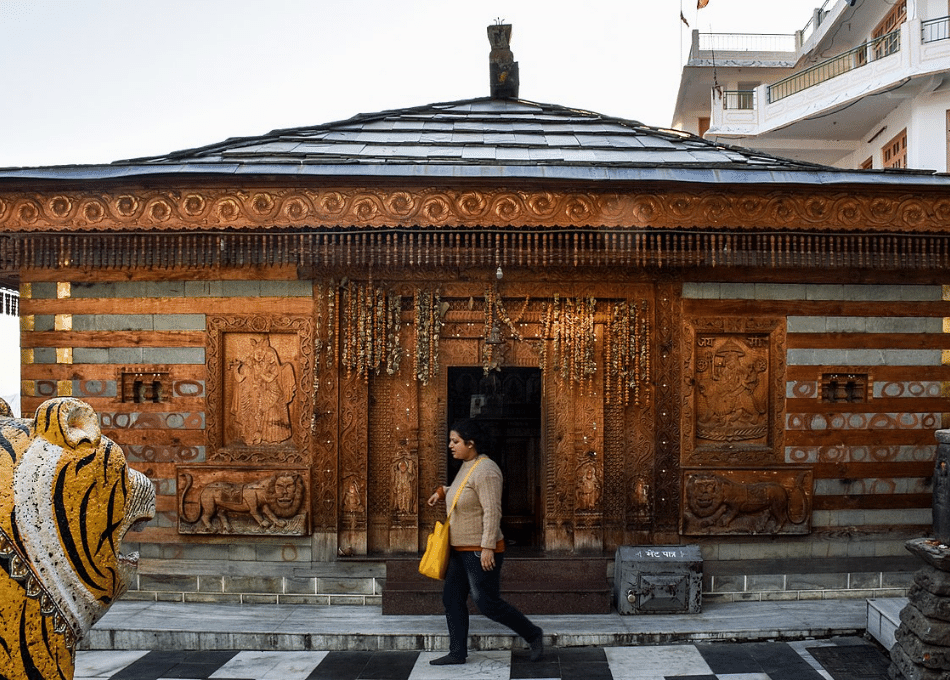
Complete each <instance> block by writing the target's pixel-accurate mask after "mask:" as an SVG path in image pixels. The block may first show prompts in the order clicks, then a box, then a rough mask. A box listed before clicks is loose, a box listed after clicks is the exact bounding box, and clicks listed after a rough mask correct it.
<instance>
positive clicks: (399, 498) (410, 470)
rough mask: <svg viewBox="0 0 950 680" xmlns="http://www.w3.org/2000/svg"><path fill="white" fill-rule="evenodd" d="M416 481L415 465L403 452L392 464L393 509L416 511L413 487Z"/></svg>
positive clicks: (399, 511)
mask: <svg viewBox="0 0 950 680" xmlns="http://www.w3.org/2000/svg"><path fill="white" fill-rule="evenodd" d="M415 482H416V466H415V463H414V462H413V461H412V459H411V458H409V456H407V455H405V454H403V455H402V456H400V457H399V458H397V459H396V462H395V464H394V465H393V510H395V511H396V512H397V513H400V514H404V515H409V514H413V513H415V511H416V504H415V502H414V501H415V494H414V493H413V489H414V488H415Z"/></svg>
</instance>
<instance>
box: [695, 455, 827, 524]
mask: <svg viewBox="0 0 950 680" xmlns="http://www.w3.org/2000/svg"><path fill="white" fill-rule="evenodd" d="M812 489H813V480H812V472H811V470H809V469H806V468H785V469H782V470H709V469H699V470H684V471H683V514H682V517H683V523H682V528H681V531H682V533H683V534H684V535H686V536H722V535H752V534H807V533H810V532H811V509H812V496H813V490H812Z"/></svg>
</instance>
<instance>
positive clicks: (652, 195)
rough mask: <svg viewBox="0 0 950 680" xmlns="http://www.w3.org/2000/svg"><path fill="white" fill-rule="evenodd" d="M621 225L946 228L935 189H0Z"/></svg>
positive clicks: (39, 201) (13, 220)
mask: <svg viewBox="0 0 950 680" xmlns="http://www.w3.org/2000/svg"><path fill="white" fill-rule="evenodd" d="M339 227H343V228H345V227H360V228H377V227H378V228H387V227H390V228H392V227H461V228H464V227H495V228H507V227H552V228H565V227H566V228H571V227H575V228H577V227H595V228H596V227H627V228H658V229H667V228H689V229H693V228H695V229H710V228H714V229H735V230H743V231H745V230H749V231H757V232H759V231H787V230H817V231H825V232H828V231H838V230H842V231H848V232H896V233H902V232H904V233H906V232H908V231H910V232H915V233H918V234H920V233H923V234H937V233H945V232H946V231H947V230H948V228H950V196H946V195H940V194H936V193H935V194H929V195H928V194H926V193H921V192H916V193H897V192H890V191H884V190H882V191H879V192H871V191H869V190H868V188H867V187H862V189H861V191H860V192H855V191H848V190H840V189H835V190H822V189H818V190H816V189H815V188H814V187H810V188H808V189H807V190H806V189H802V190H801V191H795V190H793V189H788V188H783V189H777V190H773V191H760V192H754V191H749V190H744V191H743V190H741V188H739V187H734V186H730V185H720V186H717V187H716V188H697V189H695V190H688V191H684V190H681V189H675V188H667V189H662V188H660V189H653V190H652V191H645V190H637V189H631V190H630V191H624V192H617V191H613V192H598V191H593V190H591V191H565V192H560V191H540V190H524V191H512V190H509V189H502V188H472V189H439V188H417V187H411V188H330V189H305V188H260V189H253V188H249V189H234V188H196V189H182V190H177V189H173V188H169V189H134V190H127V191H125V190H121V189H119V190H116V191H114V192H101V191H99V192H97V191H62V192H6V193H0V231H6V232H8V233H35V232H50V231H53V232H59V231H74V230H83V231H113V232H114V231H118V232H142V231H148V232H155V231H175V232H181V231H205V230H209V229H214V230H220V229H299V228H339Z"/></svg>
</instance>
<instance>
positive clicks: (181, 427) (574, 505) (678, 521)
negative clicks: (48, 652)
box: [0, 182, 950, 560]
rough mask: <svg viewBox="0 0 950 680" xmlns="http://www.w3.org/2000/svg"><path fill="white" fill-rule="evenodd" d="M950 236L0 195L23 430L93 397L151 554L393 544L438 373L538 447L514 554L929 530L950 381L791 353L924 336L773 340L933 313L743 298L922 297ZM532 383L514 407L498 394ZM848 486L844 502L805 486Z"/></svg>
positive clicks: (935, 309)
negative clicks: (121, 455)
mask: <svg viewBox="0 0 950 680" xmlns="http://www.w3.org/2000/svg"><path fill="white" fill-rule="evenodd" d="M948 224H950V199H947V198H946V194H945V193H944V192H942V191H933V192H928V191H925V190H920V191H916V190H915V191H914V192H912V193H910V192H906V191H902V190H894V189H887V188H883V189H880V190H878V191H870V190H869V191H868V193H867V195H861V194H858V193H855V192H851V191H842V190H838V189H817V190H816V189H814V188H809V189H808V190H804V189H802V190H799V189H795V188H789V187H786V188H783V189H770V190H765V189H755V188H753V189H744V188H741V187H719V188H715V189H712V188H701V189H697V190H693V189H690V190H682V189H679V188H670V187H665V188H664V187H658V188H655V189H652V190H650V191H645V190H640V189H638V188H636V187H631V188H629V189H628V190H624V191H610V192H604V191H600V190H597V189H595V188H585V187H573V188H571V189H570V190H560V189H559V190H543V191H542V190H534V189H525V190H519V191H513V190H511V189H509V188H506V187H503V186H501V187H495V186H464V185H460V186H458V187H454V188H446V187H442V188H438V189H435V188H432V187H430V186H424V185H412V184H407V185H406V186H399V187H388V188H367V187H364V186H356V187H346V186H337V187H333V188H322V187H312V188H307V187H282V186H274V185H272V184H267V183H264V182H261V183H259V184H254V183H251V184H249V185H248V186H242V187H234V186H230V185H227V186H219V185H216V184H208V185H194V186H191V185H188V186H174V187H165V188H154V187H153V188H143V187H139V186H132V185H129V186H113V187H109V188H105V189H96V190H85V189H70V190H63V189H56V190H55V191H52V190H51V191H46V190H36V189H31V190H22V189H17V190H7V191H3V192H0V229H2V230H3V232H2V233H0V261H2V262H3V265H4V268H5V271H15V272H16V273H17V276H18V277H19V279H20V281H21V296H22V297H21V305H22V313H23V315H24V332H23V336H22V338H23V346H24V366H23V378H24V394H23V402H24V410H30V409H32V408H34V407H35V406H36V405H37V404H38V403H39V402H40V401H42V400H43V399H45V398H47V397H49V396H54V395H66V394H73V395H75V396H79V397H81V398H83V399H84V400H87V401H89V402H90V403H91V404H93V406H94V407H95V409H96V410H97V411H98V412H100V413H101V414H102V418H103V430H104V431H105V432H106V433H107V434H108V435H109V436H110V437H111V438H113V439H115V440H117V441H119V442H122V443H123V445H124V447H125V448H126V450H127V452H128V453H129V458H130V460H131V461H133V464H134V465H135V466H136V467H138V468H139V469H142V470H144V471H146V472H148V474H149V476H150V477H152V478H153V479H154V480H156V483H157V486H158V488H159V512H160V519H159V522H157V524H158V526H157V527H155V528H150V529H148V530H147V531H146V534H145V538H144V542H145V543H150V542H151V543H154V544H156V545H160V546H175V545H185V546H187V545H195V544H200V543H201V542H202V541H211V542H215V541H217V542H221V541H224V540H230V539H228V537H229V536H234V535H237V536H239V537H240V538H239V539H235V540H240V541H255V540H260V539H261V538H262V537H266V538H267V539H268V540H269V539H271V538H273V539H274V540H281V541H282V540H285V539H286V540H288V541H291V543H288V544H287V545H293V546H295V550H297V549H299V548H300V547H301V546H302V545H303V543H301V540H303V539H306V540H310V537H312V545H313V546H314V547H313V556H314V559H315V560H317V559H322V560H332V559H334V558H335V557H336V556H338V555H344V556H350V555H384V554H403V553H416V552H417V551H418V550H419V547H420V545H421V543H422V541H423V540H424V536H425V535H426V533H427V532H428V528H429V527H430V526H431V525H432V524H433V523H434V521H435V520H436V519H437V518H438V516H439V512H441V510H437V509H431V508H429V507H428V506H426V504H425V503H424V502H422V499H424V498H426V497H427V496H428V495H429V493H431V490H432V489H433V488H434V487H436V486H437V485H438V484H441V483H444V482H446V481H447V476H448V475H450V473H451V470H450V467H449V465H450V461H449V460H448V457H447V456H446V453H445V449H446V446H445V442H446V440H447V428H448V426H449V421H450V417H451V416H452V415H453V413H455V412H457V410H458V409H460V408H463V407H462V406H458V404H455V405H453V402H452V400H451V399H450V394H451V393H452V391H453V389H456V388H454V387H453V384H452V383H450V380H451V376H457V381H459V384H463V383H465V381H472V386H471V389H470V391H471V395H470V396H471V397H472V400H471V402H470V406H469V408H470V409H472V410H473V411H474V412H478V413H489V412H490V409H491V408H497V409H499V411H498V413H503V414H506V415H504V417H499V418H498V419H497V420H498V422H499V423H501V424H504V425H505V427H508V426H510V427H511V429H512V430H513V431H514V432H515V433H514V434H512V435H511V436H512V441H517V442H518V446H523V447H524V450H526V451H530V452H531V453H530V455H531V458H530V465H529V468H530V469H527V470H522V469H517V468H516V466H517V463H515V462H512V463H511V465H512V467H511V470H512V471H513V472H512V474H513V475H516V478H517V479H518V480H520V481H521V482H523V483H524V484H525V486H526V489H527V491H526V492H525V494H523V495H522V496H521V497H520V499H519V500H518V501H517V503H515V502H514V501H513V505H512V508H514V506H515V505H518V507H519V509H518V510H517V512H515V511H514V510H512V516H513V519H512V521H513V524H512V531H513V532H515V533H517V532H518V531H521V529H519V526H520V525H518V524H517V522H515V519H517V520H518V521H521V522H524V523H527V524H530V525H531V528H530V529H527V530H525V533H524V536H525V538H524V540H525V541H526V542H529V543H532V544H533V546H534V547H537V548H541V549H543V550H547V551H553V552H562V551H567V552H578V553H586V552H597V553H599V552H601V551H612V550H613V549H615V548H616V547H617V546H619V545H622V544H626V543H642V542H656V543H668V542H679V541H683V540H697V539H705V540H719V539H722V540H728V539H729V538H734V537H737V536H756V535H761V534H766V535H802V534H809V533H810V532H813V531H815V530H816V523H815V521H814V516H815V515H814V513H815V512H816V511H822V512H827V513H834V512H838V511H844V510H850V509H855V508H860V509H866V510H876V509H881V510H884V509H888V508H899V509H914V508H921V509H922V508H925V507H928V505H929V496H928V494H927V490H926V488H925V487H924V486H921V485H920V484H919V483H917V482H915V481H914V480H918V479H920V478H924V477H926V476H927V475H928V474H929V472H928V471H927V468H928V467H929V460H930V458H929V455H930V451H931V449H930V447H931V444H932V430H933V429H935V428H936V427H938V426H939V425H940V422H939V420H940V418H941V415H940V414H942V413H943V412H944V411H946V410H948V409H947V408H946V402H945V399H944V398H943V394H942V392H941V390H940V388H939V387H938V388H937V389H936V391H935V390H934V387H933V383H934V382H936V383H941V382H942V381H944V380H947V379H948V377H950V376H948V369H947V368H945V367H943V366H942V365H931V364H927V363H926V362H925V361H921V362H918V363H916V364H915V363H908V364H906V365H904V366H901V365H899V364H890V365H880V366H873V365H872V364H871V363H870V362H869V361H866V360H862V359H856V360H854V361H840V362H837V363H836V362H823V361H820V360H816V361H814V362H812V363H803V362H796V363H794V365H791V364H790V363H789V361H788V357H789V353H790V352H794V351H796V350H798V349H808V348H824V349H828V350H835V351H837V350H838V349H840V350H841V351H846V350H848V349H849V348H851V347H854V348H859V347H860V348H866V347H868V346H872V347H873V346H877V347H879V348H880V349H882V350H887V349H895V348H896V349H899V350H907V351H908V352H913V351H916V350H921V351H925V350H935V351H937V352H939V351H941V350H943V348H944V347H945V342H944V340H943V337H942V335H941V334H940V332H939V331H936V332H934V331H928V332H923V333H915V334H913V335H910V334H899V333H881V334H876V335H874V334H871V333H867V332H864V333H862V332H857V333H856V334H852V335H850V336H848V335H846V334H844V333H840V332H836V331H834V330H827V329H825V330H819V331H810V330H807V329H805V330H802V329H796V330H795V331H794V332H790V331H789V329H788V319H789V318H792V317H794V318H799V317H800V318H818V317H821V318H839V319H844V318H848V319H850V318H878V317H895V318H912V319H921V318H930V319H939V318H942V317H943V316H950V314H948V311H950V308H948V306H947V303H945V302H943V301H942V300H929V299H928V300H900V299H889V298H888V297H887V296H886V295H883V296H879V297H880V298H881V299H868V300H847V299H845V298H846V297H847V296H846V295H841V296H839V297H838V298H835V299H831V298H829V299H825V300H823V299H809V298H808V296H807V295H805V294H804V293H796V292H794V290H793V291H792V292H791V293H790V294H789V295H788V296H786V297H774V298H769V297H767V296H763V297H759V298H756V297H755V296H754V295H752V296H750V294H748V291H750V290H751V291H753V292H754V287H755V286H757V285H762V284H763V283H771V284H773V285H776V286H791V287H794V286H806V287H807V286H833V285H840V282H841V278H842V276H845V275H848V276H853V277H856V278H857V279H860V283H861V285H864V286H868V287H871V288H873V287H875V286H877V287H880V288H881V290H884V289H888V288H889V287H894V286H898V287H899V286H900V285H902V284H915V285H918V286H923V287H931V288H932V287H934V286H939V285H940V284H941V283H942V278H941V277H942V274H941V273H940V272H941V271H944V270H945V269H946V267H947V265H948V264H950V238H948V236H947V225H948ZM499 272H500V273H501V275H502V276H501V278H500V279H499V278H498V276H497V274H498V273H499ZM720 283H721V285H722V287H723V289H722V290H720V291H719V294H718V295H717V296H716V297H715V298H712V297H710V298H708V299H703V298H702V297H701V296H699V295H696V294H693V293H690V292H689V290H690V287H691V286H692V287H697V286H711V285H720ZM743 287H745V288H743ZM740 289H741V291H740ZM288 291H289V292H288ZM736 291H740V292H741V294H737V293H736ZM742 291H745V292H742ZM123 319H125V320H124V321H123ZM80 321H82V324H85V325H82V324H80ZM106 321H108V323H106ZM110 323H112V324H114V326H111V327H110V326H108V324H110ZM162 324H164V325H162ZM109 328H111V330H109ZM150 350H153V351H150ZM80 355H81V358H78V357H79V356H80ZM176 356H178V357H179V358H178V359H176V358H175V357H176ZM829 356H831V355H829ZM938 364H939V362H938ZM473 368H475V369H479V372H480V373H481V375H492V374H494V375H498V376H500V379H504V378H506V377H512V376H514V375H515V374H514V372H513V369H519V370H521V369H523V370H525V371H529V370H530V371H536V373H525V374H524V375H523V376H520V377H517V378H512V386H511V388H510V390H508V391H506V390H501V392H499V393H497V394H495V393H492V392H490V390H489V389H488V388H485V387H484V386H482V385H480V384H479V383H478V382H477V381H474V379H473V378H471V377H470V375H469V374H466V373H453V371H458V370H461V369H473ZM486 368H487V369H488V370H487V371H482V370H481V369H486ZM509 369H511V372H509V373H506V370H509ZM924 370H926V371H927V377H923V376H922V375H921V372H922V371H924ZM477 374H478V373H476V375H477ZM519 375H520V374H519ZM515 383H518V385H520V387H517V389H516V386H515ZM528 384H532V385H535V386H536V390H535V392H533V394H535V395H536V397H532V399H531V400H529V399H527V398H526V397H525V398H523V399H522V400H521V401H519V400H518V399H514V398H512V397H511V395H513V394H515V393H518V394H523V393H528V392H531V390H530V389H528V388H527V387H525V385H528ZM459 389H460V388H459ZM459 389H456V391H459ZM466 389H468V388H466ZM875 390H877V391H876V392H875ZM462 392H463V394H462V396H459V397H458V401H459V402H461V401H462V400H464V398H465V397H466V396H469V395H468V392H465V391H464V390H462ZM493 394H494V396H495V397H496V401H497V403H495V404H493V403H492V401H491V400H492V397H493ZM499 394H501V395H502V396H504V397H505V398H507V399H508V402H505V400H504V399H502V398H501V397H499V396H498V395H499ZM829 395H830V399H829ZM861 395H865V397H866V398H863V399H860V400H859V401H855V399H857V398H858V397H860V396H861ZM874 395H878V396H874ZM476 397H477V398H476ZM911 397H913V400H911ZM875 400H876V401H875ZM528 403H533V404H536V405H537V412H536V413H534V412H533V411H532V412H531V414H530V417H529V416H527V415H525V414H524V413H521V412H520V411H517V408H515V407H516V406H524V404H528ZM506 408H508V409H510V410H509V411H507V412H506V411H505V409H506ZM453 409H454V410H453ZM482 409H487V410H484V411H483V410H482ZM819 418H824V419H826V422H828V423H832V422H834V423H836V424H837V425H840V427H839V426H836V427H834V428H832V427H828V428H825V429H820V428H819V426H818V425H817V422H818V419H819ZM862 418H863V419H864V420H863V421H861V422H862V423H863V425H862V424H861V423H859V422H858V421H859V420H861V419H862ZM525 423H531V424H527V425H526V424H525ZM535 423H536V424H535ZM832 430H834V432H835V434H830V432H831V431H832ZM535 431H536V436H535V435H533V434H532V432H535ZM805 433H808V435H809V436H805ZM510 476H511V475H510ZM852 478H853V479H860V480H865V481H864V484H865V485H866V487H867V488H866V493H852V492H851V491H850V490H849V489H847V488H842V489H841V491H840V492H838V493H832V492H830V491H829V490H828V488H829V484H830V483H831V480H839V479H852ZM915 483H916V484H917V486H914V484H915ZM823 484H824V485H825V486H824V487H822V485H823ZM875 484H879V485H883V486H884V487H888V488H893V489H895V490H896V489H897V488H898V487H901V492H900V493H893V494H881V493H878V490H879V488H872V487H874V485H875ZM846 486H847V485H846V484H842V487H846ZM821 489H824V490H821ZM519 513H520V514H519ZM514 515H517V518H515V517H514ZM819 524H820V527H823V529H824V530H830V527H832V526H833V524H829V523H828V522H827V521H826V520H822V522H821V523H819ZM879 529H880V527H875V528H874V529H873V530H879ZM919 529H920V526H919V523H914V522H904V523H903V524H901V525H900V526H899V528H898V530H899V531H903V532H914V531H918V530H919ZM294 540H296V541H297V542H296V543H293V541H294Z"/></svg>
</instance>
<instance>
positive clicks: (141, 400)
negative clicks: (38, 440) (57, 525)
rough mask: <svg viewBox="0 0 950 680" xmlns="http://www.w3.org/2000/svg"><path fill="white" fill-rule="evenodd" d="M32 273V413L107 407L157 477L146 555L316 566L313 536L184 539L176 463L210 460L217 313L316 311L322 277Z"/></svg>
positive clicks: (118, 433)
mask: <svg viewBox="0 0 950 680" xmlns="http://www.w3.org/2000/svg"><path fill="white" fill-rule="evenodd" d="M30 274H31V276H30V278H31V280H29V281H27V282H25V283H23V284H21V291H20V292H21V298H20V307H21V309H20V313H21V329H22V332H21V347H22V350H21V352H22V362H21V364H22V367H21V380H22V390H21V394H22V409H21V410H22V413H23V415H24V416H32V414H33V411H34V410H35V409H36V407H37V406H38V405H39V404H40V403H42V402H43V401H44V400H45V399H48V398H50V397H53V396H67V395H71V396H75V397H77V398H80V399H82V400H84V401H86V402H88V403H89V404H90V405H91V406H92V407H93V408H94V409H95V410H96V412H97V413H98V414H99V416H100V422H101V424H102V431H103V434H105V435H106V436H108V437H110V438H111V439H113V440H114V441H116V442H118V443H119V444H120V445H121V446H122V448H123V450H124V451H125V454H126V457H127V459H128V461H129V463H130V464H131V465H132V466H133V467H134V468H136V469H138V470H141V471H142V472H144V473H145V474H146V475H148V477H149V478H150V479H152V481H153V482H154V483H155V485H156V491H157V511H158V512H157V517H156V518H155V520H153V521H152V522H150V523H149V525H148V527H147V528H146V529H145V531H144V532H143V533H142V534H138V535H135V536H134V537H132V536H130V539H131V538H135V539H137V540H139V546H138V549H139V550H140V551H141V552H142V556H143V557H144V558H175V559H207V558H211V559H235V560H249V559H262V560H265V561H266V560H274V561H278V562H280V561H287V556H288V555H291V556H292V558H293V561H304V562H308V563H309V561H310V558H311V546H310V539H309V537H304V538H294V537H280V538H279V539H278V538H269V537H264V538H255V539H253V540H252V539H247V538H245V539H241V538H240V537H225V536H219V537H209V536H202V537H192V536H180V535H179V534H178V528H177V527H178V519H177V515H178V513H177V508H176V474H175V466H176V465H177V464H193V463H199V464H200V463H202V462H204V461H205V460H206V446H205V443H206V433H205V426H206V416H205V410H206V398H207V394H206V388H205V386H206V379H207V375H206V365H205V360H206V356H205V338H206V319H207V317H208V316H209V315H212V314H213V315H228V314H248V313H254V312H255V311H261V312H264V313H274V312H283V313H286V314H297V315H305V316H310V315H311V314H312V309H313V301H312V286H311V283H310V282H309V281H297V280H296V272H295V271H293V272H290V271H282V270H280V269H279V268H274V269H268V270H261V271H260V272H257V271H255V273H254V276H255V277H259V278H256V279H255V280H243V279H245V278H246V277H247V272H246V271H235V272H227V271H223V272H222V271H217V272H215V274H216V275H218V276H221V277H222V278H219V279H215V280H208V281H193V280H191V281H174V280H164V281H129V280H127V279H123V280H111V281H110V280H108V278H107V277H108V273H105V272H96V273H95V280H96V282H95V283H92V282H89V281H88V278H89V276H88V275H86V274H85V273H84V272H78V271H76V272H61V271H58V272H42V271H36V272H31V273H30ZM228 276H230V277H232V278H230V279H229V278H227V277H228ZM281 277H284V278H281ZM136 376H138V377H139V379H140V380H141V381H142V382H143V383H144V385H140V386H139V388H140V389H139V394H138V400H136V395H134V394H131V395H130V394H129V393H130V387H129V385H128V384H126V386H125V389H123V382H124V381H125V382H126V383H128V382H129V381H130V380H134V379H135V377H136ZM153 376H154V377H155V381H158V382H160V383H161V387H160V391H161V394H160V395H159V396H158V397H155V395H154V393H153V392H152V389H153V385H152V382H153V381H152V377H153ZM123 391H124V392H125V398H124V399H123Z"/></svg>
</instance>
